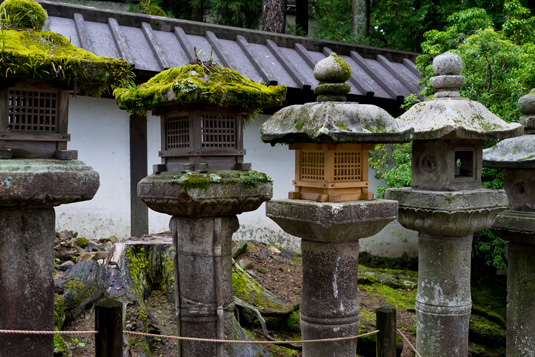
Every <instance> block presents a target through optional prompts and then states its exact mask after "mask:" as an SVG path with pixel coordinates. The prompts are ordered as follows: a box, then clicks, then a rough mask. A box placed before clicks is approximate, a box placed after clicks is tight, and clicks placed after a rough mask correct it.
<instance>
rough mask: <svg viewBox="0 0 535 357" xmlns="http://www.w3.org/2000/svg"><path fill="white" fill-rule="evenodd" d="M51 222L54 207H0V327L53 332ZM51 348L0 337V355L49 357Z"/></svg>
mask: <svg viewBox="0 0 535 357" xmlns="http://www.w3.org/2000/svg"><path fill="white" fill-rule="evenodd" d="M54 222H55V214H54V209H53V208H0V227H1V229H0V306H1V308H0V329H4V330H29V331H32V330H41V331H53V330H54V280H53V279H52V273H53V266H54V264H53V262H54V237H55V231H54ZM53 344H54V338H53V336H52V335H18V334H0V356H1V357H13V356H17V357H35V356H52V351H53V349H54V348H53Z"/></svg>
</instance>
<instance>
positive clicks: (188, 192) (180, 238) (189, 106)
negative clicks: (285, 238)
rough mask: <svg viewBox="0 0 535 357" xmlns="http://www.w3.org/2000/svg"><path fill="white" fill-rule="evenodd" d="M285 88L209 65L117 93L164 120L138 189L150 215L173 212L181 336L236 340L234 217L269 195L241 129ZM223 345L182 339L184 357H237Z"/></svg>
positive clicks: (127, 105)
mask: <svg viewBox="0 0 535 357" xmlns="http://www.w3.org/2000/svg"><path fill="white" fill-rule="evenodd" d="M285 95H286V87H282V86H274V87H266V86H264V85H261V84H258V83H254V82H252V81H250V80H249V79H247V78H245V77H243V76H242V75H241V74H239V73H238V72H236V71H233V70H230V69H228V68H223V67H220V66H217V65H214V64H213V63H211V62H209V61H199V60H194V61H193V62H192V63H190V64H188V65H186V66H183V67H177V68H171V69H169V70H166V71H163V72H161V73H160V74H158V75H156V76H155V77H153V78H152V79H150V80H149V81H148V82H147V83H144V84H141V85H140V86H138V87H137V88H135V89H132V88H121V89H117V90H116V91H115V97H116V101H117V104H118V105H119V107H120V108H122V109H127V110H129V111H131V112H136V113H139V114H144V113H145V112H146V111H147V110H152V111H153V114H157V115H160V116H161V117H162V126H161V129H162V151H161V152H160V155H161V156H162V158H163V161H162V164H160V165H156V167H155V173H154V174H152V175H150V176H148V177H146V178H145V179H143V180H141V182H139V184H138V196H139V198H140V199H141V200H142V201H143V202H145V203H146V204H147V205H148V206H149V207H150V208H151V209H153V210H155V211H158V212H162V213H167V214H171V215H173V217H172V218H171V224H170V226H171V230H172V234H173V244H174V247H175V251H176V254H175V258H174V264H175V274H176V276H175V290H176V295H175V296H177V297H178V298H177V301H176V304H177V307H178V310H177V311H178V323H177V324H178V333H179V335H180V336H190V337H199V338H201V337H202V338H212V339H213V338H219V339H223V338H225V339H233V338H234V334H233V331H234V328H233V321H232V310H233V306H234V304H233V299H232V255H231V237H232V234H233V233H234V232H235V231H236V230H237V229H238V227H239V222H238V218H237V217H236V215H237V214H239V213H242V212H246V211H252V210H255V209H257V208H258V207H259V206H260V204H261V203H262V202H264V201H267V200H269V199H270V198H271V196H272V188H273V186H272V183H271V179H270V178H269V177H268V176H267V175H265V174H263V173H260V172H256V171H251V170H250V165H247V164H244V163H243V155H244V154H245V150H244V148H243V141H242V140H243V139H242V137H243V133H242V122H243V120H244V119H245V116H246V115H247V114H249V113H251V111H254V110H256V109H258V108H262V107H272V106H280V105H282V103H283V101H284V99H285ZM232 348H233V347H232V345H230V344H224V345H221V344H217V345H216V344H211V343H208V344H207V343H197V342H189V341H184V342H181V343H180V346H179V351H180V352H179V353H181V355H182V356H193V357H195V356H198V357H201V356H202V357H205V356H222V355H225V356H227V355H228V356H230V355H234V353H233V352H232V351H233V350H232Z"/></svg>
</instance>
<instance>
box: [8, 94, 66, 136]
mask: <svg viewBox="0 0 535 357" xmlns="http://www.w3.org/2000/svg"><path fill="white" fill-rule="evenodd" d="M58 102H59V92H58V91H43V90H26V89H18V88H9V90H8V128H9V129H10V130H13V131H41V132H43V131H44V132H51V133H56V132H58V106H59V103H58Z"/></svg>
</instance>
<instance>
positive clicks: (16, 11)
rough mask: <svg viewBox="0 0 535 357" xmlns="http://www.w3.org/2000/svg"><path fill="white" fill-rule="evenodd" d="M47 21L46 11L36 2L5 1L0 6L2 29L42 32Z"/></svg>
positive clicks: (26, 0)
mask: <svg viewBox="0 0 535 357" xmlns="http://www.w3.org/2000/svg"><path fill="white" fill-rule="evenodd" d="M45 20H46V12H45V10H43V7H42V6H41V5H40V4H38V3H37V2H35V1H34V0H5V1H4V2H3V3H2V4H0V23H1V25H2V27H6V28H12V29H33V30H37V31H41V30H42V29H43V26H44V25H45Z"/></svg>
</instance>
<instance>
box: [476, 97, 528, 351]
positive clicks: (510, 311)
mask: <svg viewBox="0 0 535 357" xmlns="http://www.w3.org/2000/svg"><path fill="white" fill-rule="evenodd" d="M518 107H519V109H520V112H521V113H522V114H523V116H522V118H521V119H520V123H521V124H523V125H524V130H525V133H526V135H524V136H520V137H517V138H512V139H506V140H503V141H501V142H500V143H498V145H496V146H494V147H492V148H489V149H486V150H484V151H483V165H484V166H486V167H494V168H502V169H506V170H505V179H504V188H505V192H506V193H507V198H508V199H509V209H507V210H506V211H504V212H502V213H500V214H499V215H498V216H497V217H496V221H495V222H494V225H493V226H492V231H493V232H494V233H495V234H496V235H498V236H499V237H501V238H503V239H504V240H506V241H508V242H509V244H508V245H507V255H508V258H507V262H508V264H507V333H506V340H507V341H506V342H507V344H506V351H507V352H506V354H507V356H527V355H529V353H532V352H533V351H535V335H534V334H533V331H534V329H535V305H534V304H533V299H534V297H535V286H534V284H533V277H534V276H535V264H534V261H533V257H534V256H535V90H531V92H530V93H529V94H528V95H525V96H523V97H521V98H520V100H519V101H518Z"/></svg>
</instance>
